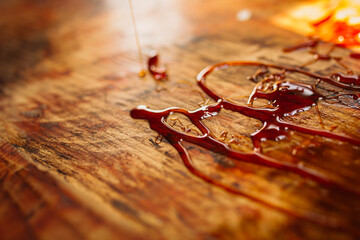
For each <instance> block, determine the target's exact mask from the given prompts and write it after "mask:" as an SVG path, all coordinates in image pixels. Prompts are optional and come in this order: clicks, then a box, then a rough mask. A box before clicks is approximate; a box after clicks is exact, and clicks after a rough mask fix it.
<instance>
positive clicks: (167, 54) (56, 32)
mask: <svg viewBox="0 0 360 240" xmlns="http://www.w3.org/2000/svg"><path fill="white" fill-rule="evenodd" d="M298 3H301V1H282V2H280V3H279V1H275V0H271V1H265V0H258V1H245V0H242V1H235V0H223V1H215V0H206V1H205V0H152V1H141V0H133V5H134V12H135V16H136V21H137V26H138V31H139V37H140V41H141V45H142V47H143V52H144V54H145V55H146V53H148V52H149V51H150V50H152V49H155V50H157V51H158V52H159V53H160V61H161V63H164V64H165V65H166V67H167V70H168V74H169V80H168V81H166V82H162V83H158V82H156V81H155V80H153V79H152V78H151V76H150V75H149V74H148V75H147V76H146V77H144V78H140V77H138V72H139V70H140V66H139V62H138V52H137V48H136V44H135V37H134V33H133V28H132V25H131V15H130V10H129V4H128V1H126V0H121V1H117V0H93V1H85V0H79V1H71V0H64V1H60V0H54V1H36V0H4V1H1V2H0V27H1V36H0V49H1V50H0V84H1V87H0V110H1V112H0V239H2V240H5V239H68V240H70V239H207V240H210V239H358V237H359V226H360V201H359V195H357V194H354V193H349V192H346V191H342V190H339V189H332V188H328V187H326V186H324V185H322V184H319V183H316V182H314V181H311V180H309V179H307V178H304V177H302V176H300V175H298V174H294V173H291V172H287V171H283V170H278V169H273V168H269V167H264V166H259V165H254V164H250V163H236V164H235V165H236V166H235V167H234V166H232V165H231V164H232V163H233V162H231V160H229V159H228V158H225V157H223V156H218V155H216V154H215V153H212V152H211V151H208V150H206V149H203V148H199V147H194V146H191V145H189V146H187V148H188V149H189V153H190V154H192V155H193V156H194V157H193V160H194V162H195V165H196V166H198V168H199V169H202V171H204V172H205V173H206V174H208V175H209V176H211V177H212V178H214V179H217V180H219V181H223V182H224V183H225V184H228V185H231V186H233V187H236V188H238V189H241V191H243V192H245V193H246V194H249V195H252V196H255V198H257V199H263V200H264V201H266V202H268V203H270V205H275V206H280V209H281V210H279V209H276V208H273V207H269V206H266V205H264V204H262V203H259V202H256V201H253V200H252V199H249V198H248V197H244V196H239V195H236V194H232V193H229V192H227V191H225V190H223V189H221V188H218V187H216V186H213V185H211V184H209V183H207V182H205V181H203V180H201V179H199V178H198V177H196V176H194V175H193V174H191V172H189V171H188V170H187V169H186V167H185V166H184V164H183V162H182V160H181V158H180V156H179V154H178V152H177V151H176V150H175V149H174V148H173V147H172V146H171V145H170V144H169V143H168V142H167V141H165V140H163V141H162V142H161V143H159V144H158V143H157V142H156V141H155V139H156V137H157V133H156V132H155V131H153V130H151V129H150V128H149V124H148V123H147V122H146V121H141V120H135V119H132V118H131V117H130V114H129V112H130V110H131V109H133V108H135V107H136V106H138V105H147V106H149V107H151V108H152V109H164V108H168V107H174V106H176V107H182V108H186V109H190V110H194V109H197V108H198V107H199V103H200V102H201V101H202V96H201V95H203V97H205V98H207V97H206V95H205V94H200V89H199V88H198V86H197V85H196V81H195V77H196V75H197V74H198V73H199V72H200V71H201V70H202V69H203V68H204V67H205V66H207V65H211V64H215V63H217V62H222V61H234V60H244V61H262V62H267V63H273V64H282V65H288V66H295V65H301V64H302V63H304V62H305V61H306V59H308V58H309V56H307V55H306V53H304V52H296V53H289V54H284V53H283V52H282V48H284V47H286V46H289V45H291V44H295V43H296V42H298V41H301V40H302V39H304V36H300V35H298V34H296V33H294V32H291V31H288V30H285V29H281V28H280V27H277V26H275V25H274V24H272V22H271V19H272V17H273V16H275V15H277V14H280V13H282V12H284V11H286V10H287V9H288V8H289V7H291V6H294V4H298ZM244 9H249V10H250V11H251V13H252V15H251V18H250V19H249V20H246V21H239V20H238V19H237V18H236V14H237V13H238V12H239V11H240V10H244ZM349 51H350V50H347V49H340V50H338V53H337V54H340V55H344V56H345V55H346V54H347V53H348V52H349ZM310 58H311V57H310ZM345 61H346V63H347V64H348V66H351V68H352V69H354V70H355V71H356V70H360V64H359V63H358V60H355V59H350V58H349V59H346V60H345ZM309 69H310V70H311V71H314V72H317V73H322V72H326V71H332V70H333V69H339V66H337V65H336V63H335V62H323V63H319V64H315V65H314V66H310V67H309ZM254 70H255V68H250V69H249V68H242V69H240V70H239V71H238V70H236V71H235V70H234V71H233V72H231V71H230V72H225V73H219V74H218V75H214V79H216V80H218V81H217V82H215V81H213V80H211V81H212V82H211V84H213V86H215V87H216V88H217V89H218V90H219V91H221V92H222V93H224V94H226V95H227V96H228V97H229V98H233V99H235V98H238V99H241V98H242V99H244V96H249V94H250V93H251V91H252V89H253V88H254V86H255V84H254V83H249V82H246V81H247V80H241V79H246V75H249V74H252V73H253V72H254ZM295 78H296V77H295ZM299 78H300V77H299ZM239 79H240V83H239ZM205 100H206V99H205ZM349 101H350V103H349ZM351 101H352V100H349V99H343V102H341V103H336V104H329V103H326V102H323V103H320V104H319V109H320V112H321V116H322V118H323V122H324V125H325V128H326V129H331V128H332V127H333V126H334V125H336V126H337V128H336V129H335V128H334V132H338V133H346V134H348V135H350V136H352V137H354V138H356V137H358V136H360V121H359V118H360V114H359V113H360V112H359V108H360V107H359V102H356V100H353V101H352V102H351ZM209 103H213V101H209ZM294 119H295V121H298V122H299V123H301V124H304V125H307V126H310V127H314V128H319V120H318V117H317V115H316V111H315V110H314V109H311V110H310V111H309V112H308V113H307V114H305V115H299V117H295V118H294ZM184 121H185V120H184ZM208 124H209V125H210V126H211V124H213V126H214V133H216V134H219V135H220V130H221V128H222V127H224V126H227V127H228V129H229V131H233V132H236V131H238V132H239V131H240V133H242V134H244V135H245V136H248V132H249V131H252V132H253V131H256V129H258V128H259V126H261V122H258V121H255V120H253V119H252V120H251V119H249V118H246V117H243V116H242V117H241V116H238V115H234V113H231V112H230V111H229V112H226V111H224V113H223V115H222V116H219V118H216V119H215V120H209V121H208ZM219 126H221V127H219ZM240 133H239V134H240ZM289 138H290V139H288V140H284V141H280V142H284V143H283V144H281V143H280V144H279V142H274V141H269V142H265V143H264V154H266V155H268V156H272V157H275V158H277V159H280V160H283V161H285V162H295V163H297V164H299V168H301V167H302V166H303V165H305V166H306V167H309V168H310V169H315V170H316V171H319V172H321V173H323V174H326V175H327V176H329V177H330V178H331V179H333V180H334V181H336V182H338V183H339V184H341V185H345V186H347V187H349V188H352V189H355V192H356V191H357V192H358V193H359V192H360V190H359V183H360V175H359V174H358V173H359V171H360V147H359V146H356V144H355V145H354V144H348V143H342V142H339V141H335V140H331V139H326V138H320V137H316V136H310V135H306V134H301V133H293V135H292V136H291V137H289ZM249 145H251V142H249V141H247V142H246V141H245V143H244V146H242V147H243V149H241V150H243V151H249V149H250V147H249ZM299 146H300V147H299ZM294 149H296V151H297V155H296V159H295V157H294V155H292V154H291V153H292V152H294ZM250 150H251V149H250ZM229 161H230V164H229ZM315 170H314V171H315ZM289 212H292V213H295V215H294V214H289ZM302 216H311V217H302ZM308 218H310V220H309V219H308ZM311 219H317V220H315V221H312V220H311Z"/></svg>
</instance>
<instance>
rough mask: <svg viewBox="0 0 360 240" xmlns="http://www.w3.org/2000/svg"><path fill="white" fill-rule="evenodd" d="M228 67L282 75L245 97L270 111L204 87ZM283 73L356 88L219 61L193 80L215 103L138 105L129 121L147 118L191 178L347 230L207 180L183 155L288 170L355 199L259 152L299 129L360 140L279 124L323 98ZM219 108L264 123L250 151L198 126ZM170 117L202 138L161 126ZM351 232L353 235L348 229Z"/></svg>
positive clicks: (334, 184) (329, 182)
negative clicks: (192, 152) (196, 152)
mask: <svg viewBox="0 0 360 240" xmlns="http://www.w3.org/2000/svg"><path fill="white" fill-rule="evenodd" d="M230 66H258V67H260V68H262V69H263V72H265V69H266V68H274V69H278V70H281V71H282V73H281V74H280V75H278V76H277V78H275V77H274V79H281V80H278V81H275V83H274V85H273V89H272V91H271V92H263V91H262V89H261V84H258V85H257V87H256V88H255V89H254V90H253V92H252V94H251V96H250V98H249V102H250V103H251V102H252V100H253V99H255V98H263V99H267V100H269V101H270V102H271V104H272V107H271V108H256V107H252V106H248V105H239V104H235V103H233V102H230V101H227V100H226V99H224V98H223V97H222V96H220V95H218V94H217V93H216V92H215V91H213V90H211V89H210V88H208V87H207V85H206V77H207V76H208V75H209V74H210V73H211V72H213V71H214V70H218V69H224V68H228V67H230ZM287 72H296V73H300V74H303V75H306V76H309V77H311V78H314V79H318V80H320V81H324V82H327V83H329V84H332V85H335V86H338V87H342V88H345V89H350V90H354V91H359V90H360V86H358V85H356V83H355V82H354V83H350V84H349V83H344V82H341V81H338V80H336V79H334V78H333V77H331V76H321V75H318V74H313V73H310V72H307V71H304V70H302V69H299V68H293V67H285V66H279V65H271V64H264V63H260V62H224V63H219V64H216V65H213V66H209V67H207V68H205V69H204V70H203V71H201V72H200V73H199V75H198V76H197V82H198V85H199V86H200V88H201V89H202V90H203V91H204V92H205V93H206V94H207V95H208V96H210V97H211V98H212V99H214V100H215V101H216V103H215V104H213V105H209V106H204V107H201V108H199V109H197V110H194V111H188V110H186V109H182V108H168V109H165V110H151V109H149V108H147V107H146V106H139V107H137V108H135V109H133V110H132V111H131V117H133V118H135V119H145V120H147V121H148V122H149V125H150V128H151V129H153V130H155V131H157V132H158V133H159V134H160V135H162V136H163V137H164V138H166V139H167V141H168V142H169V143H170V144H171V145H172V146H173V147H174V148H175V149H177V151H178V152H179V154H180V155H181V158H182V160H183V162H184V164H185V166H186V167H187V168H188V170H189V171H190V172H192V173H193V174H194V175H195V176H197V177H199V178H201V179H203V180H204V181H206V182H209V183H211V184H213V185H216V186H218V187H220V188H222V189H224V190H226V191H228V192H231V193H233V194H237V195H242V196H245V197H248V198H249V199H252V200H254V201H256V202H259V203H261V204H263V205H266V206H268V207H271V208H274V209H277V210H279V211H282V212H285V213H287V214H290V215H292V216H294V217H297V218H302V219H306V220H309V221H312V222H315V223H318V224H321V225H325V226H328V227H333V228H337V229H347V227H346V224H342V223H341V222H339V221H337V220H336V221H335V220H334V221H333V220H331V221H329V219H326V217H324V216H321V215H316V214H314V213H309V212H305V213H299V212H295V211H292V210H289V209H285V208H283V207H280V206H276V205H273V204H272V203H269V202H267V201H265V200H262V199H258V198H256V197H254V196H252V195H249V194H247V193H245V192H243V191H241V190H238V189H234V188H232V187H230V186H227V185H224V184H222V183H221V182H218V181H216V180H214V179H212V178H210V177H209V176H207V175H205V174H204V173H202V172H201V171H200V170H198V169H196V168H195V167H194V166H193V163H192V160H191V158H190V156H189V154H188V152H187V151H186V149H185V148H184V147H183V145H182V142H188V143H192V144H195V145H198V146H201V147H203V148H206V149H209V150H210V151H213V152H217V153H220V154H222V155H225V156H227V157H230V158H232V159H234V160H237V161H243V162H249V163H253V164H258V165H262V166H266V167H272V168H276V169H279V170H285V171H289V172H293V173H296V174H299V175H301V176H303V177H306V178H309V179H312V180H313V181H316V182H318V183H320V184H323V185H325V186H328V187H331V188H335V189H340V190H343V191H347V192H350V193H352V194H355V195H358V196H359V195H360V193H359V192H357V191H355V190H353V189H349V188H347V187H346V186H343V185H340V184H338V183H337V182H334V181H333V180H332V179H330V178H328V177H327V176H326V175H323V174H321V173H319V172H317V171H315V170H312V169H309V168H306V167H304V166H301V167H300V166H298V165H297V164H293V163H288V162H282V161H279V160H277V159H274V158H271V157H268V156H266V155H264V154H263V153H262V152H261V142H262V141H265V140H281V139H283V138H285V137H287V135H288V132H289V130H292V131H298V132H302V133H305V134H311V135H317V136H322V137H326V138H332V139H336V140H339V141H343V142H348V143H350V144H354V145H356V146H360V139H354V138H351V137H349V136H347V135H343V134H335V133H332V132H330V131H325V130H318V129H312V128H307V127H303V126H300V125H297V124H294V123H290V122H287V121H285V120H284V117H286V116H293V115H295V114H298V113H299V112H301V111H307V110H309V109H311V108H312V107H313V106H314V105H316V104H317V102H318V101H319V100H321V99H326V96H323V95H321V94H320V93H319V92H317V91H316V88H315V86H314V85H309V84H304V83H297V82H291V81H286V80H283V79H284V78H285V76H284V74H285V73H287ZM264 74H265V73H264ZM222 109H227V110H231V111H234V112H238V113H240V114H242V115H245V116H248V117H251V118H255V119H258V120H260V121H262V122H263V127H262V128H261V129H259V130H258V131H257V132H255V133H253V134H252V135H251V136H252V141H253V145H254V151H253V152H251V153H244V152H240V151H237V150H234V149H231V148H230V147H229V145H228V144H226V143H224V142H222V141H219V140H218V139H216V138H214V137H213V134H212V133H211V131H210V130H209V129H208V128H207V127H206V126H205V125H204V124H203V122H202V120H203V119H205V118H211V117H214V116H216V115H218V114H219V112H220V111H221V110H222ZM174 113H179V114H183V115H185V116H186V117H188V118H189V119H190V121H191V122H192V124H194V125H195V126H196V127H197V128H198V129H199V130H200V132H201V134H200V135H199V136H193V135H189V134H186V133H185V132H181V131H177V130H176V129H174V128H173V127H171V126H170V125H169V124H168V123H167V122H166V119H167V118H168V117H169V116H170V115H171V114H174ZM347 230H349V229H347ZM351 231H353V229H352V230H351ZM355 232H356V234H357V235H358V234H359V232H358V231H356V230H355Z"/></svg>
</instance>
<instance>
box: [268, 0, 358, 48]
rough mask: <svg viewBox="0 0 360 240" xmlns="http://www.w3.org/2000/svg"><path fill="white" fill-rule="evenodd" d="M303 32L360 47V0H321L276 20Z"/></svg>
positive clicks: (351, 46) (299, 7)
mask: <svg viewBox="0 0 360 240" xmlns="http://www.w3.org/2000/svg"><path fill="white" fill-rule="evenodd" d="M273 22H274V23H275V24H276V25H280V26H282V27H285V28H287V29H290V30H293V31H296V32H298V33H301V34H303V35H311V36H316V37H319V38H321V39H323V40H325V41H329V42H333V43H336V44H339V45H341V46H345V47H350V48H352V49H354V50H360V0H338V1H325V0H318V1H312V2H307V3H305V4H302V5H299V6H296V7H295V8H294V9H291V10H289V11H288V12H286V13H283V14H281V15H278V16H276V17H275V18H274V19H273Z"/></svg>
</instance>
